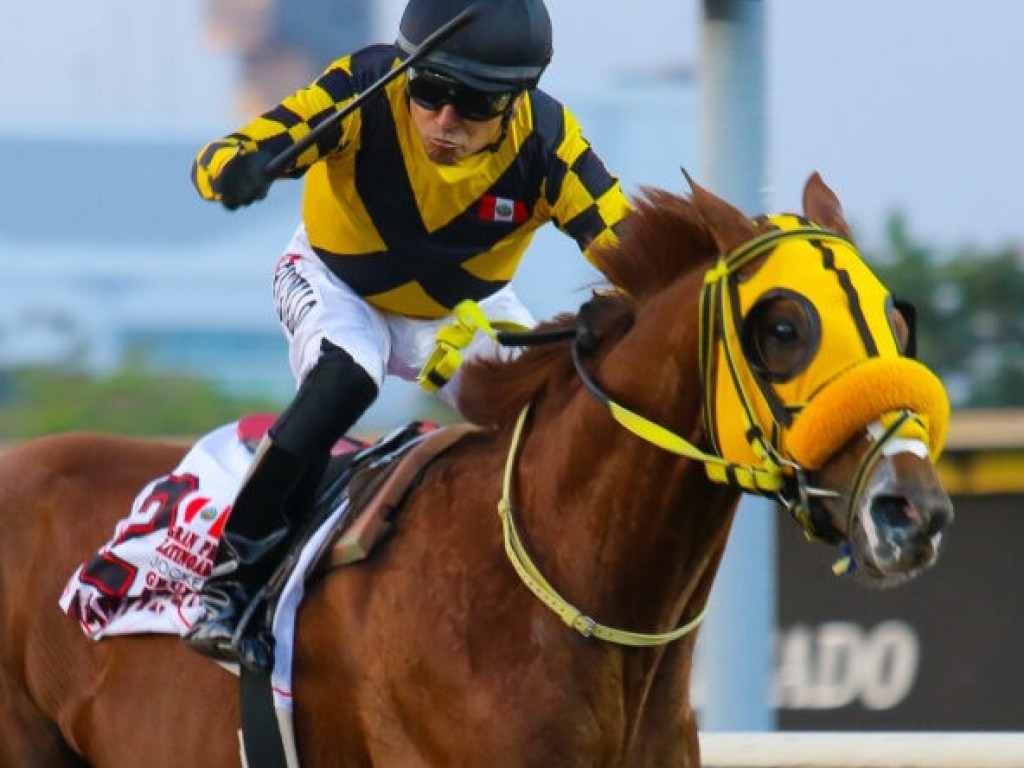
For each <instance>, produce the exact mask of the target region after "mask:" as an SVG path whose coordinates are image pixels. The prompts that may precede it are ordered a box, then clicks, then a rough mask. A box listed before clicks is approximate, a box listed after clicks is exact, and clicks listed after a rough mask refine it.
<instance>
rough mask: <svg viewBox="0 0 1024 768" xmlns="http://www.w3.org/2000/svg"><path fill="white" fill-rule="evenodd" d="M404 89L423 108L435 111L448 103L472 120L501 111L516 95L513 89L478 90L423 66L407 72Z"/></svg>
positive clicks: (489, 117)
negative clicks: (493, 91) (406, 84)
mask: <svg viewBox="0 0 1024 768" xmlns="http://www.w3.org/2000/svg"><path fill="white" fill-rule="evenodd" d="M406 91H407V93H408V94H409V98H410V99H412V100H413V101H415V102H416V103H417V104H419V105H420V106H421V107H423V109H426V110H429V111H431V112H437V111H438V110H439V109H441V108H442V107H443V106H444V105H445V104H451V105H452V109H454V110H455V111H456V112H458V113H459V116H460V117H463V118H464V119H466V120H473V121H475V122H482V121H485V120H493V119H494V118H496V117H498V116H499V115H502V114H504V113H505V111H506V110H507V109H508V108H509V106H510V105H511V104H512V101H513V100H514V99H515V96H516V92H515V91H501V92H498V93H490V92H488V91H478V90H476V89H475V88H470V87H468V86H465V85H463V84H462V83H460V82H459V81H458V80H454V79H452V78H450V77H445V76H444V75H441V74H438V73H437V72H429V71H423V70H413V71H412V72H411V73H410V74H409V85H408V86H407V88H406Z"/></svg>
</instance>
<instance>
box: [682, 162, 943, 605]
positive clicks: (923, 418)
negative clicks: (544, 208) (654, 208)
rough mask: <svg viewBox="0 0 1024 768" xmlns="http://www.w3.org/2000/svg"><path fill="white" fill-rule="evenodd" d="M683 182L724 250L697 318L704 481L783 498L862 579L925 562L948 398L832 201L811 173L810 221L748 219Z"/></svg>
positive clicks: (886, 578)
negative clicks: (706, 449)
mask: <svg viewBox="0 0 1024 768" xmlns="http://www.w3.org/2000/svg"><path fill="white" fill-rule="evenodd" d="M690 183H691V186H692V188H693V202H694V205H695V206H696V208H697V210H698V212H699V214H700V217H701V219H702V220H703V222H704V224H705V226H706V227H707V229H708V231H709V233H710V234H711V236H712V237H713V239H714V241H715V244H716V246H717V248H718V251H719V253H721V254H724V255H723V256H721V257H720V259H719V260H718V263H717V265H716V266H715V267H714V268H713V269H712V270H711V271H710V272H709V273H708V274H707V276H706V278H705V288H704V295H703V298H702V312H701V322H702V350H701V369H702V377H703V382H704V398H705V405H704V411H705V427H706V431H707V433H708V435H709V438H710V441H711V443H712V445H713V447H714V448H715V452H716V453H717V454H718V455H719V456H721V457H722V458H723V459H724V460H725V462H724V464H723V465H721V466H714V465H712V464H709V465H708V468H709V473H710V474H711V475H712V477H716V474H717V477H716V479H720V480H724V481H726V482H729V481H732V482H735V481H736V479H737V478H740V481H739V484H740V485H744V486H745V487H747V489H748V490H753V491H756V492H761V493H765V492H768V493H770V494H771V493H773V494H775V495H777V496H778V497H779V498H780V499H782V500H783V502H784V503H785V504H786V506H787V507H788V508H789V509H790V511H791V512H792V513H793V514H794V516H795V517H796V519H797V520H798V521H800V523H801V524H802V526H803V528H804V530H805V532H806V534H807V535H808V537H810V538H815V539H821V540H825V541H828V542H832V543H839V544H841V546H842V548H843V549H844V558H843V560H841V561H840V562H841V563H843V564H845V565H846V566H847V567H852V568H853V570H854V571H855V572H856V573H857V574H858V575H859V576H860V577H861V578H862V579H863V580H865V581H866V582H869V583H871V584H877V585H892V584H896V583H899V582H901V581H904V580H905V579H907V578H909V577H911V576H913V575H914V574H916V573H917V572H919V571H921V570H922V569H924V568H926V567H928V566H930V565H931V564H932V563H933V562H934V561H935V559H936V557H937V554H938V549H939V545H940V542H941V539H942V532H943V531H944V530H945V528H946V527H947V526H948V525H949V524H950V522H951V521H952V519H953V508H952V504H951V503H950V500H949V498H948V496H947V495H946V493H945V492H944V491H943V489H942V487H941V485H940V483H939V481H938V478H937V476H936V472H935V469H934V466H933V462H934V461H935V460H936V458H937V457H938V455H939V453H940V451H941V450H942V446H943V442H944V439H945V433H946V428H947V425H948V421H949V403H948V399H947V397H946V393H945V390H944V388H943V386H942V384H941V383H940V382H939V380H938V379H937V378H936V377H935V376H934V374H932V373H931V372H930V371H929V370H928V369H927V368H925V367H924V366H923V365H921V364H920V363H918V362H917V361H915V360H913V359H911V358H910V357H908V356H907V355H906V354H905V352H906V350H907V349H908V348H909V346H910V345H911V339H910V334H911V330H910V328H909V325H908V322H907V319H906V318H905V317H904V316H903V315H902V313H901V312H900V310H899V309H897V307H896V304H895V302H894V301H893V299H892V296H891V295H890V293H889V292H888V290H887V289H886V288H885V286H883V285H882V284H881V283H880V282H879V280H878V279H877V278H876V277H875V275H874V274H873V273H872V272H871V270H870V269H869V268H868V267H867V265H866V264H865V263H864V261H863V259H862V258H861V255H860V254H859V253H858V251H857V249H856V247H855V246H854V244H853V241H852V236H851V233H850V228H849V226H848V225H847V223H846V221H845V220H844V219H843V214H842V209H841V206H840V204H839V201H838V200H837V199H836V196H835V195H834V194H833V192H832V191H831V190H830V189H829V188H828V187H827V186H826V185H825V183H824V182H823V181H822V180H821V178H820V177H819V176H818V175H817V174H814V175H813V176H811V178H810V179H809V180H808V182H807V185H806V187H805V189H804V201H803V202H804V215H803V216H795V215H782V216H771V217H765V218H762V219H758V220H754V221H751V220H750V219H749V218H747V217H746V216H745V215H744V214H743V213H741V212H740V211H739V210H737V209H736V208H734V207H732V206H731V205H729V204H728V203H726V202H725V201H723V200H721V199H720V198H718V197H716V196H714V195H712V194H711V193H709V192H708V191H706V190H704V189H702V188H701V187H699V186H698V185H696V184H695V183H693V181H692V180H691V182H690ZM744 478H745V479H744Z"/></svg>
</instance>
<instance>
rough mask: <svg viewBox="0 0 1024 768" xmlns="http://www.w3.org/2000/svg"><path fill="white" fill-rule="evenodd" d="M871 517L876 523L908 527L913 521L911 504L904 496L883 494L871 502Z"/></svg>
mask: <svg viewBox="0 0 1024 768" xmlns="http://www.w3.org/2000/svg"><path fill="white" fill-rule="evenodd" d="M871 519H872V520H874V521H875V525H879V526H886V527H888V528H906V527H907V526H909V525H910V524H911V523H912V522H913V518H912V517H911V514H910V505H909V504H908V503H907V500H906V498H904V497H903V496H890V495H886V494H881V495H879V496H876V497H875V499H874V500H873V501H872V502H871Z"/></svg>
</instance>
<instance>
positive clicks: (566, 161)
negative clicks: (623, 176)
mask: <svg viewBox="0 0 1024 768" xmlns="http://www.w3.org/2000/svg"><path fill="white" fill-rule="evenodd" d="M563 116H564V120H565V133H564V136H563V138H562V141H561V143H560V144H559V145H558V148H557V150H556V152H555V154H556V159H555V161H554V162H553V163H552V166H551V168H550V170H549V173H548V178H547V181H546V182H545V194H544V195H543V196H542V199H543V200H545V201H546V203H547V204H548V205H549V206H550V208H551V217H552V220H553V221H554V223H555V224H556V225H557V226H558V228H559V229H561V230H562V231H563V232H565V233H566V234H567V235H569V236H570V237H572V238H573V239H574V240H575V241H576V243H577V244H578V245H579V247H580V250H581V251H583V254H584V256H586V257H587V259H588V261H590V262H591V263H593V258H592V251H593V249H594V248H595V247H597V246H601V245H605V244H608V243H614V242H615V241H616V240H617V239H618V236H617V235H616V229H617V227H618V225H619V223H620V222H621V221H622V219H623V218H624V217H625V216H626V214H627V213H628V212H629V211H630V210H631V208H632V206H631V204H630V202H629V199H628V198H627V197H626V195H625V193H624V192H623V191H622V186H621V184H620V183H619V180H618V179H617V178H615V177H614V176H612V175H611V174H610V173H609V172H608V169H607V168H605V166H604V163H603V162H602V160H601V158H600V157H598V156H597V153H595V152H594V150H593V149H592V148H591V146H590V144H589V143H588V142H587V140H586V139H585V138H583V134H582V131H581V129H580V125H579V123H578V122H577V121H576V118H575V117H574V116H573V115H572V113H571V112H569V110H568V109H563Z"/></svg>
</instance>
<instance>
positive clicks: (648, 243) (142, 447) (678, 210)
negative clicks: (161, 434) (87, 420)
mask: <svg viewBox="0 0 1024 768" xmlns="http://www.w3.org/2000/svg"><path fill="white" fill-rule="evenodd" d="M691 186H692V188H693V194H692V197H691V198H685V199H684V198H681V197H677V196H674V195H672V194H669V193H667V192H663V191H657V190H648V191H647V192H645V194H644V195H643V196H642V199H640V200H638V201H637V210H636V212H635V213H634V214H633V215H632V216H631V217H630V218H629V219H628V221H627V223H626V226H625V228H624V231H623V233H622V236H621V240H620V243H619V244H617V245H615V246H612V247H609V248H606V249H605V250H603V251H602V252H601V253H600V254H599V261H600V265H601V267H602V269H603V271H604V273H605V275H606V276H607V277H608V278H609V279H610V281H611V283H612V284H613V285H614V286H615V287H616V290H615V291H611V292H608V293H602V294H599V295H597V296H595V298H594V299H593V300H592V301H591V302H589V303H588V304H587V305H585V307H584V309H583V310H581V312H580V314H579V317H578V319H577V322H578V325H577V326H576V327H577V328H578V330H577V333H576V335H575V341H572V342H570V341H569V340H567V339H563V340H561V341H556V342H554V343H552V344H549V345H545V346H541V347H536V348H533V349H530V350H528V351H526V352H524V353H523V354H521V355H519V356H517V357H515V358H514V359H511V360H503V359H502V360H489V361H486V362H481V363H476V364H473V365H471V366H468V367H467V368H466V370H464V371H463V375H462V381H461V391H462V393H463V396H462V399H461V404H462V407H463V411H464V413H465V414H466V416H467V417H468V418H470V419H471V420H473V421H474V422H476V423H477V424H480V425H481V426H483V427H484V429H482V430H481V431H479V432H476V433H474V434H472V435H471V436H469V437H468V438H465V439H464V440H462V441H461V442H459V443H458V444H456V446H455V447H454V448H452V449H451V450H449V451H448V452H447V453H445V454H443V455H442V456H441V457H440V458H439V459H438V460H437V461H435V462H434V463H433V464H432V465H431V466H430V467H429V469H428V470H427V472H426V474H425V475H424V476H423V478H422V481H421V483H420V484H419V485H418V487H417V488H416V489H415V490H414V491H413V493H412V494H411V495H410V496H409V498H408V499H407V501H406V503H405V506H404V509H403V511H402V516H401V518H400V529H399V532H398V535H396V536H395V537H394V538H393V539H391V540H390V541H389V542H388V544H387V546H386V547H385V548H383V549H382V550H380V551H378V552H377V553H375V555H374V557H372V558H371V559H370V560H368V561H366V562H365V563H362V564H359V565H356V566H352V567H346V568H342V569H339V570H333V571H330V572H329V573H327V574H326V575H323V576H322V577H321V578H319V579H317V580H316V581H315V583H314V584H313V585H311V586H310V587H309V589H308V591H307V597H306V601H305V603H304V606H303V608H302V610H301V613H300V616H299V627H298V639H297V648H296V660H295V679H294V691H295V727H296V734H297V742H298V751H299V754H300V757H301V762H302V765H303V766H304V768H317V767H319V766H394V767H400V768H410V767H411V766H481V765H486V766H490V768H502V767H504V766H508V767H512V766H515V767H517V768H518V767H521V766H545V767H547V766H629V768H641V767H643V766H651V767H655V766H656V767H657V768H664V767H665V766H689V767H694V766H698V765H699V762H700V760H699V755H698V741H697V728H696V723H695V717H694V713H693V711H692V710H691V707H690V703H689V692H688V689H689V682H690V667H691V659H692V655H693V648H694V640H695V636H696V632H694V631H689V630H692V629H693V628H694V626H695V625H696V624H697V623H699V618H700V616H701V615H702V612H703V610H704V607H705V605H706V603H707V601H708V597H709V594H710V591H711V586H712V582H713V580H714V577H715V572H716V570H717V568H718V565H719V561H720V559H721V557H722V552H723V549H724V547H725V543H726V538H727V536H728V534H729V528H730V525H731V522H732V518H733V513H734V510H735V508H736V505H737V502H738V500H739V497H740V493H741V491H743V490H747V491H753V492H757V493H762V494H765V495H769V496H773V497H776V498H778V499H780V500H781V501H783V502H784V503H785V504H786V506H787V507H789V508H790V510H791V511H792V512H793V514H794V516H795V517H796V518H797V520H798V521H799V522H800V523H801V524H802V525H803V526H804V528H805V529H806V531H807V533H808V535H810V536H812V537H815V538H820V539H826V540H829V541H833V542H837V543H843V545H844V546H845V547H847V550H848V552H849V554H850V555H851V557H852V562H853V564H854V566H855V569H856V573H858V574H859V575H860V577H861V578H862V579H864V580H865V581H867V582H872V583H879V584H887V583H895V582H898V581H901V580H903V579H905V578H907V577H908V576H910V575H913V574H914V573H917V572H919V571H921V570H923V569H925V568H927V567H928V566H930V565H931V564H932V563H933V561H934V560H935V558H936V555H937V551H938V547H939V543H940V539H941V537H942V531H943V529H944V528H945V527H946V525H947V524H948V523H949V522H950V521H951V519H952V508H951V505H950V502H949V499H948V498H947V496H946V495H945V493H944V492H943V490H942V489H941V487H940V485H939V483H938V480H937V478H936V474H935V472H934V467H933V463H932V462H933V461H934V459H935V458H936V456H937V454H938V452H939V451H940V450H941V446H942V441H943V437H944V430H945V428H946V422H947V420H948V403H947V401H946V399H945V392H944V390H943V389H942V387H941V385H940V384H938V383H937V380H936V379H935V378H934V376H932V374H930V372H928V371H927V369H925V368H924V366H922V365H920V364H919V363H917V362H915V361H913V360H911V359H909V358H907V357H905V356H903V355H902V352H901V350H902V349H904V348H905V344H906V343H907V333H908V332H907V326H906V323H905V322H904V321H903V319H902V317H901V316H900V315H899V313H898V312H897V311H896V310H895V309H894V307H893V303H892V301H891V299H890V297H889V296H888V293H887V292H886V291H885V289H884V288H883V287H882V286H881V285H880V284H879V283H878V282H877V280H875V278H874V276H873V275H872V274H871V273H870V271H869V270H868V269H867V268H866V267H865V266H864V265H863V264H862V262H861V261H860V257H859V255H858V254H857V252H856V249H855V248H854V246H853V245H852V242H851V241H850V232H849V228H848V227H847V225H846V223H845V222H844V221H843V218H842V213H841V209H840V206H839V203H838V201H837V200H836V198H835V196H834V194H833V193H832V192H831V190H829V188H828V187H827V186H826V185H825V184H824V182H822V181H821V180H820V178H819V177H818V176H817V174H815V175H814V176H812V177H811V179H810V180H809V181H808V183H807V186H806V187H805V190H804V215H803V216H799V217H798V216H792V215H789V216H781V217H770V218H766V217H762V218H759V219H754V220H751V219H748V218H747V217H746V216H744V215H743V214H742V213H740V212H739V211H738V210H736V209H735V208H733V207H732V206H730V205H729V204H728V203H726V202H725V201H723V200H721V199H719V198H717V197H716V196H714V195H713V194H711V193H710V192H708V191H706V190H704V189H702V188H700V187H699V186H697V185H695V184H692V182H691ZM569 321H570V318H567V317H565V318H559V319H558V320H556V321H555V322H554V323H552V324H550V327H553V328H557V327H562V326H567V325H568V322H569ZM527 406H529V412H527V411H526V410H525V408H526V407H527ZM186 447H187V446H185V445H180V444H172V443H167V442H159V441H142V440H133V439H125V438H118V437H105V436H101V435H96V434H69V435H61V436H53V437H47V438H42V439H38V440H34V441H30V442H26V443H23V444H21V445H19V446H16V447H13V448H11V449H9V450H8V451H7V452H6V453H4V454H2V455H0V766H4V767H6V768H37V767H38V768H42V767H44V766H45V767H46V768H58V767H60V766H85V765H88V766H95V767H96V768H112V767H114V766H119V767H124V766H138V765H146V766H150V767H151V768H160V767H161V766H166V767H167V768H172V767H174V768H176V767H177V766H178V765H181V764H186V765H190V766H230V765H237V764H238V763H239V757H238V743H237V734H236V729H237V728H238V723H239V708H238V704H237V698H238V694H237V680H236V678H235V677H234V676H233V675H231V674H230V673H228V672H226V671H225V670H224V669H222V668H221V667H220V666H218V665H216V664H214V663H212V662H210V661H209V660H208V659H206V658H203V657H201V656H199V655H196V654H194V653H192V652H191V651H189V650H188V649H187V648H186V647H185V646H184V645H183V644H182V643H181V642H180V641H179V640H178V639H177V638H174V637H169V636H162V635H147V636H122V637H115V638H109V639H105V640H103V641H100V642H92V641H90V640H88V639H87V638H86V637H85V636H84V635H83V634H82V633H81V631H80V629H79V628H78V627H77V626H75V622H73V621H72V620H70V619H69V618H68V617H67V616H65V615H64V614H63V613H62V612H61V611H60V610H59V608H58V605H57V601H58V596H59V595H60V593H61V590H62V588H63V586H64V584H65V582H66V580H67V579H68V577H69V575H70V574H71V573H72V571H73V570H74V569H75V567H76V566H77V565H78V564H79V563H80V562H81V561H83V560H85V559H86V558H88V557H90V556H91V555H92V554H93V553H94V552H95V551H96V549H97V548H98V547H99V546H100V545H101V544H102V543H103V542H104V541H106V540H107V538H108V537H109V535H110V533H111V531H112V530H113V526H114V524H115V522H116V521H117V520H118V519H119V518H121V517H123V516H124V515H125V514H126V513H127V511H128V509H129V507H130V505H131V502H132V500H133V497H134V496H135V494H136V493H138V491H139V490H140V489H141V488H142V486H143V485H145V484H146V483H147V482H148V481H149V480H150V479H152V478H154V477H157V476H160V475H163V474H166V473H168V472H169V471H171V470H172V469H173V468H174V467H175V465H176V464H177V462H178V461H179V460H180V459H181V457H182V455H183V453H184V452H185V450H186ZM499 500H502V503H501V504H500V510H499V512H496V511H495V507H496V504H497V503H498V502H499ZM510 558H511V559H512V563H510V561H509V560H510ZM539 598H540V599H539ZM589 617H593V618H589Z"/></svg>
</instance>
